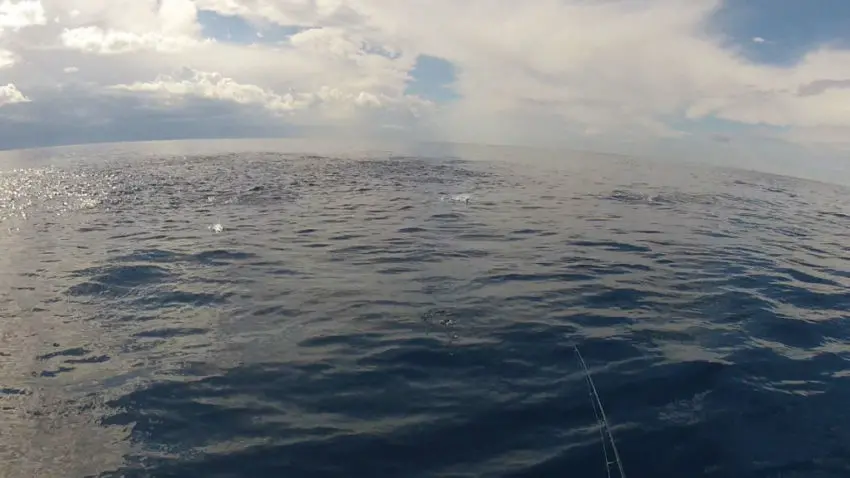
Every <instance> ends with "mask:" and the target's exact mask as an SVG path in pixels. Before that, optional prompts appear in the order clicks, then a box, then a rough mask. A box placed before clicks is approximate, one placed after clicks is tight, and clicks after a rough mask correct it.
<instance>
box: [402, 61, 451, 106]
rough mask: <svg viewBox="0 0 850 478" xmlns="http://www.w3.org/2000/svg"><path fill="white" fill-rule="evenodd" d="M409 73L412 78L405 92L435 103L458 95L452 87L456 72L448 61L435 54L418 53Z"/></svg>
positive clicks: (447, 100)
mask: <svg viewBox="0 0 850 478" xmlns="http://www.w3.org/2000/svg"><path fill="white" fill-rule="evenodd" d="M410 74H411V76H412V77H413V79H412V80H411V81H410V82H409V83H408V84H407V89H406V90H405V94H408V95H418V96H420V97H422V98H425V99H428V100H431V101H434V102H436V103H445V102H449V101H453V100H456V99H458V97H459V96H458V94H457V93H456V92H455V91H454V89H452V85H453V83H454V82H455V80H456V79H457V72H456V71H455V66H454V65H453V64H452V63H451V62H449V61H446V60H444V59H442V58H437V57H435V56H430V55H419V57H418V58H416V65H415V66H414V67H413V70H412V71H411V72H410Z"/></svg>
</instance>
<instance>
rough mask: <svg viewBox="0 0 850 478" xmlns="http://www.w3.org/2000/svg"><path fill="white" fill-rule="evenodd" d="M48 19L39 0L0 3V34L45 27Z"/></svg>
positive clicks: (4, 1)
mask: <svg viewBox="0 0 850 478" xmlns="http://www.w3.org/2000/svg"><path fill="white" fill-rule="evenodd" d="M45 23H47V17H45V15H44V6H43V5H42V4H41V2H40V1H39V0H18V1H14V0H3V1H2V2H0V32H2V31H3V30H4V29H7V28H8V29H10V30H20V29H21V28H26V27H29V26H33V25H44V24H45Z"/></svg>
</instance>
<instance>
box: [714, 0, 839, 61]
mask: <svg viewBox="0 0 850 478" xmlns="http://www.w3.org/2000/svg"><path fill="white" fill-rule="evenodd" d="M712 20H713V25H712V28H713V29H714V30H715V31H720V32H721V33H723V34H724V35H726V36H727V37H729V39H730V41H731V42H732V43H733V44H734V46H735V47H736V48H737V49H738V50H740V51H741V53H742V54H743V55H744V56H745V57H747V58H748V59H750V60H752V61H756V62H759V63H764V64H772V65H778V66H788V65H793V64H794V63H796V62H798V61H799V60H800V59H801V58H802V57H803V56H804V55H805V54H806V53H808V52H809V51H811V50H813V49H815V48H817V47H819V46H821V45H831V46H835V47H840V48H847V47H850V0H816V1H806V0H739V1H726V2H724V4H723V7H722V8H721V9H720V10H719V11H718V12H717V13H716V14H715V16H714V18H713V19H712ZM754 38H761V39H763V40H764V41H763V42H761V41H753V39H754Z"/></svg>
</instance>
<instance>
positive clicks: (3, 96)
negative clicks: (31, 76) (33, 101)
mask: <svg viewBox="0 0 850 478" xmlns="http://www.w3.org/2000/svg"><path fill="white" fill-rule="evenodd" d="M28 101H30V99H29V98H27V97H26V96H24V94H23V93H21V92H20V91H19V90H18V88H17V87H16V86H15V85H13V84H11V83H9V84H8V85H6V86H0V107H3V106H6V105H13V104H15V103H26V102H28Z"/></svg>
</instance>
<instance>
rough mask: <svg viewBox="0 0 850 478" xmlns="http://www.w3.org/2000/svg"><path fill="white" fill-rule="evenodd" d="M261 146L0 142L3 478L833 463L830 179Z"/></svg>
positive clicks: (849, 350)
mask: <svg viewBox="0 0 850 478" xmlns="http://www.w3.org/2000/svg"><path fill="white" fill-rule="evenodd" d="M281 144H282V143H277V142H271V141H258V142H234V143H228V142H202V141H193V142H174V143H136V144H110V145H100V146H84V147H73V148H60V149H51V150H29V151H19V152H12V153H4V154H3V155H0V251H2V253H0V462H2V463H3V466H0V477H3V478H5V477H23V476H38V477H45V478H53V477H56V478H58V477H62V478H66V477H196V476H197V477H243V476H244V477H258V476H287V477H310V478H312V477H316V478H318V477H511V478H521V477H522V478H525V477H527V478H532V477H534V478H537V477H558V478H561V477H564V476H582V477H594V476H598V477H603V476H608V474H607V470H606V468H608V466H607V465H606V455H605V454H603V438H607V436H606V435H605V434H600V427H599V423H598V420H597V413H598V410H595V408H594V405H593V400H591V394H590V393H589V387H588V381H587V377H588V373H589V374H590V376H591V377H592V381H593V384H594V389H595V390H596V392H597V393H598V397H599V399H600V401H601V402H602V403H603V404H604V412H605V417H606V418H607V422H608V425H609V427H610V432H611V435H612V436H613V437H614V439H615V441H616V447H617V451H618V455H619V458H620V459H621V462H622V464H623V466H624V470H625V471H626V473H627V474H628V475H629V476H630V477H667V476H670V477H685V476H687V477H696V476H705V477H718V478H719V477H759V478H768V477H783V478H787V477H803V476H806V477H844V476H847V470H848V469H850V426H845V424H847V423H850V417H848V413H847V412H846V409H847V406H846V404H847V403H848V402H850V383H849V382H848V373H847V367H848V363H850V362H848V359H850V347H848V346H847V345H846V338H847V320H848V314H847V310H850V292H848V291H850V272H848V271H850V262H848V252H850V250H849V249H848V246H847V244H850V221H848V218H850V211H848V209H847V208H846V207H845V203H846V198H847V197H848V192H850V191H848V189H846V188H844V187H842V186H839V185H832V184H827V183H821V182H812V181H807V180H802V179H794V178H791V177H785V176H777V175H768V174H763V173H756V172H748V171H741V170H733V169H718V168H711V167H708V166H691V165H684V164H679V165H676V164H673V163H659V162H652V161H647V162H644V161H640V160H635V159H632V158H625V157H618V156H613V155H609V156H603V155H598V156H592V157H591V156H589V155H585V154H568V153H553V152H544V151H542V150H522V149H519V148H499V147H477V148H472V147H460V146H457V147H453V146H445V145H444V146H433V147H431V148H430V149H429V148H424V149H423V148H408V147H401V146H392V147H389V146H373V145H362V147H360V148H356V149H355V148H352V149H346V148H342V147H333V146H331V145H328V144H324V145H318V146H317V145H315V144H308V143H297V142H293V143H287V146H286V147H282V146H281ZM576 347H578V349H579V350H580V351H581V356H582V357H583V359H584V360H585V362H586V366H587V369H586V370H585V369H584V368H583V367H582V365H581V363H580V361H579V360H578V358H577V355H576ZM595 412H596V413H595ZM607 453H608V456H607V458H608V460H609V461H611V459H612V457H613V455H612V454H611V453H612V449H611V447H610V446H609V447H608V448H607ZM610 471H611V473H612V475H611V476H618V475H617V472H618V470H617V467H616V466H615V465H613V466H611V467H610Z"/></svg>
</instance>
